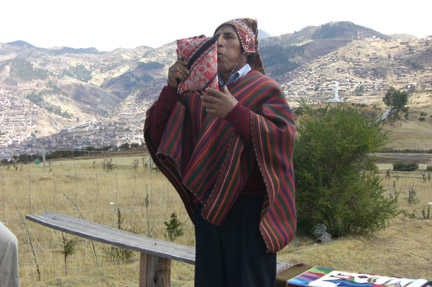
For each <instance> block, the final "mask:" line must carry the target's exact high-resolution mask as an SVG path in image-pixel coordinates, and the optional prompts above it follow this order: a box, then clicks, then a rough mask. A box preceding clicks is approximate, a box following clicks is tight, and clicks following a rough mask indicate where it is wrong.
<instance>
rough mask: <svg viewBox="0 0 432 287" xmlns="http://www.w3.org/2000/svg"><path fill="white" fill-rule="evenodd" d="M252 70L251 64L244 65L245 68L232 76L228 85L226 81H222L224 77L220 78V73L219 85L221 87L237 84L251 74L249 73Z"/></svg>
mask: <svg viewBox="0 0 432 287" xmlns="http://www.w3.org/2000/svg"><path fill="white" fill-rule="evenodd" d="M250 70H252V68H251V66H250V65H249V64H246V65H244V66H243V67H241V69H240V70H238V71H237V72H235V73H234V74H232V75H231V76H230V77H229V79H228V81H227V82H226V83H224V81H223V80H222V77H221V76H220V73H218V78H219V85H220V86H221V87H223V86H226V85H229V84H232V83H235V82H237V81H238V80H239V79H240V78H242V77H244V76H246V74H247V73H249V71H250Z"/></svg>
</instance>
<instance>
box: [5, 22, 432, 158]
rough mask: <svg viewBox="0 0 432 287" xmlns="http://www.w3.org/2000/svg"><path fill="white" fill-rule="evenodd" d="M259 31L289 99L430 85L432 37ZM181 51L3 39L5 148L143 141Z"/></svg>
mask: <svg viewBox="0 0 432 287" xmlns="http://www.w3.org/2000/svg"><path fill="white" fill-rule="evenodd" d="M259 35H260V53H261V56H262V59H263V62H264V66H265V68H266V74H268V75H270V76H271V77H273V78H275V79H276V80H277V81H278V82H279V83H280V84H281V86H282V87H283V88H284V90H285V92H286V94H287V96H288V100H289V101H290V104H291V105H292V106H295V105H296V101H298V100H299V99H307V100H310V101H313V102H320V101H324V100H326V99H328V98H330V97H331V96H332V94H333V82H335V81H337V82H339V91H340V94H341V97H344V98H347V97H349V98H350V99H351V100H352V101H357V102H364V103H370V104H376V103H377V102H380V101H381V98H382V97H383V93H385V91H386V89H387V88H388V87H389V86H391V85H393V86H396V87H398V88H404V89H408V90H410V91H411V92H413V93H414V94H416V95H424V94H425V93H426V94H427V92H425V91H429V90H431V89H432V87H431V83H432V76H431V67H432V63H431V61H432V52H431V51H432V50H431V49H432V48H431V44H430V39H416V38H415V39H413V38H409V37H404V38H403V39H402V40H398V39H395V38H394V37H395V36H394V35H392V36H389V35H383V34H381V33H379V32H377V31H374V30H372V29H370V28H366V27H362V26H359V25H356V24H354V23H351V22H333V23H327V24H324V25H321V26H309V27H305V28H304V29H302V30H300V31H298V32H295V33H290V34H284V35H280V36H277V37H273V36H270V35H269V34H268V33H266V32H264V31H260V32H259ZM175 50H176V45H175V42H172V43H168V44H166V45H164V46H161V47H159V48H150V47H145V46H141V47H137V48H135V49H116V50H113V51H110V52H100V51H98V50H96V49H95V48H83V49H73V48H68V47H57V48H52V49H45V48H38V47H35V46H33V45H31V44H29V43H27V42H24V41H16V42H11V43H6V44H1V43H0V99H1V102H2V105H1V108H0V129H1V138H0V157H1V156H2V155H3V157H10V156H11V155H12V154H17V153H23V152H26V153H32V152H34V151H35V150H40V147H41V146H45V148H46V149H58V148H76V147H77V146H87V145H93V146H100V145H118V144H119V143H122V142H141V140H142V135H141V133H142V124H143V119H144V118H145V111H146V109H147V108H148V107H149V105H150V104H151V102H153V101H154V100H155V99H156V97H157V96H158V94H159V92H160V89H161V87H162V86H163V85H164V84H165V83H166V74H167V70H168V67H169V66H170V65H171V64H172V63H173V62H174V61H175V59H176V53H175ZM380 97H381V98H380ZM419 101H420V100H419Z"/></svg>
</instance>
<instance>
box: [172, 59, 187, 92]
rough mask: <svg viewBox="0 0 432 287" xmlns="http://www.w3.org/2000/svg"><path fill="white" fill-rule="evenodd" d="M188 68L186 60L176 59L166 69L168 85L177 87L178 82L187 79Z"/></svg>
mask: <svg viewBox="0 0 432 287" xmlns="http://www.w3.org/2000/svg"><path fill="white" fill-rule="evenodd" d="M188 76H189V70H188V69H187V62H186V61H185V60H177V62H175V63H174V65H172V66H171V67H170V68H169V69H168V86H170V87H171V88H177V86H178V84H179V83H180V82H182V81H184V80H186V79H187V77H188Z"/></svg>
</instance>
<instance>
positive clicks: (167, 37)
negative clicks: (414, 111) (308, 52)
mask: <svg viewBox="0 0 432 287" xmlns="http://www.w3.org/2000/svg"><path fill="white" fill-rule="evenodd" d="M431 10H432V1H430V0H410V1H402V0H392V1H390V0H357V1H350V0H295V1H292V0H291V1H290V0H263V1H254V0H252V1H244V0H218V1H207V0H183V1H173V0H121V1H119V0H117V1H114V0H73V1H72V0H5V1H2V3H1V4H0V43H8V42H12V41H17V40H22V41H26V42H28V43H30V44H32V45H34V46H37V47H41V48H52V47H62V46H65V47H72V48H90V47H95V48H96V49H98V50H99V51H111V50H114V49H116V48H136V47H138V46H149V47H153V48H158V47H160V46H162V45H164V44H168V43H170V42H173V41H175V40H176V39H181V38H186V37H191V36H197V35H201V34H204V35H206V36H211V35H212V34H213V32H214V29H215V28H216V27H217V26H219V25H220V24H221V23H223V22H225V21H227V20H230V19H234V18H243V17H249V18H254V19H257V21H258V28H259V29H260V30H263V31H265V32H267V33H269V34H271V35H273V36H278V35H281V34H286V33H293V32H295V31H300V30H301V29H303V28H305V27H307V26H319V25H323V24H326V23H329V22H336V21H351V22H353V23H354V24H357V25H361V26H365V27H367V28H371V29H374V30H376V31H378V32H380V33H383V34H400V33H403V34H411V35H414V36H416V37H419V38H422V37H425V36H429V35H432V24H431V22H430V17H431V16H430V11H431Z"/></svg>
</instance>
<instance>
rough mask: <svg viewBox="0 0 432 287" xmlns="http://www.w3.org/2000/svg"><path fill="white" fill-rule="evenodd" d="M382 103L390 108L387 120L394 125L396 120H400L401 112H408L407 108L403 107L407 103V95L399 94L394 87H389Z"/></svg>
mask: <svg viewBox="0 0 432 287" xmlns="http://www.w3.org/2000/svg"><path fill="white" fill-rule="evenodd" d="M383 101H384V104H386V106H388V107H389V108H390V112H389V119H390V122H391V123H392V124H394V122H395V121H396V120H400V119H401V117H400V115H401V112H403V113H406V112H408V108H407V107H405V106H406V104H407V103H408V93H405V92H401V91H400V90H397V89H396V88H394V87H390V88H389V89H388V90H387V92H386V94H385V96H384V98H383Z"/></svg>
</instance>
